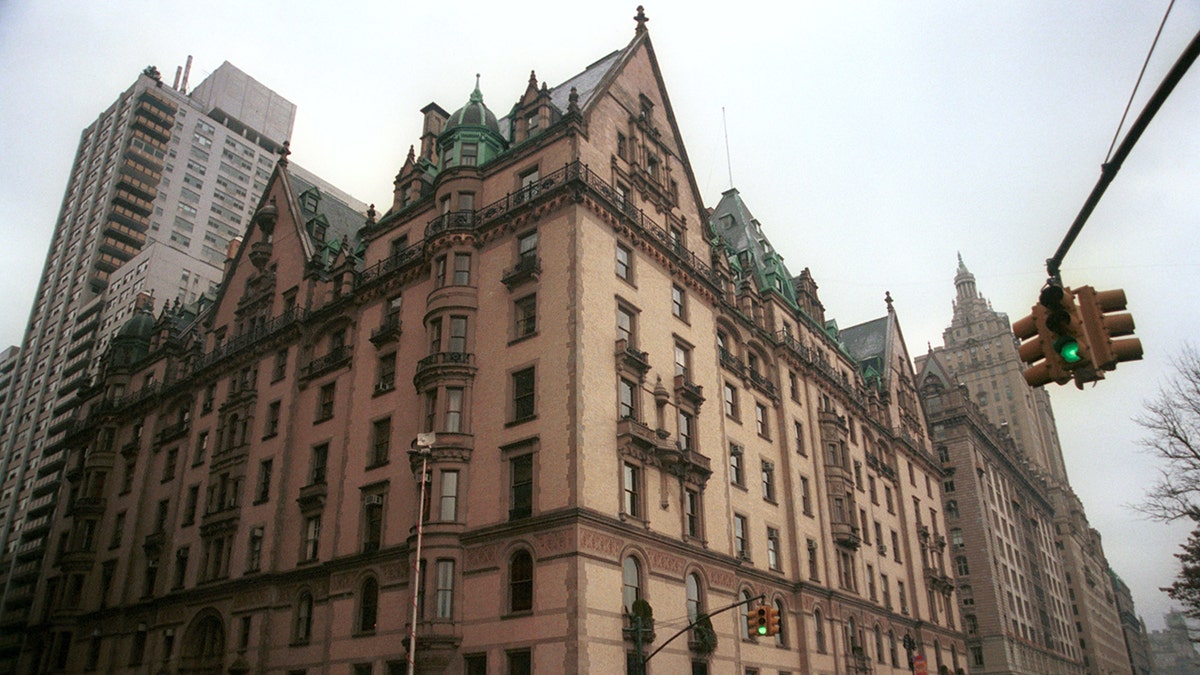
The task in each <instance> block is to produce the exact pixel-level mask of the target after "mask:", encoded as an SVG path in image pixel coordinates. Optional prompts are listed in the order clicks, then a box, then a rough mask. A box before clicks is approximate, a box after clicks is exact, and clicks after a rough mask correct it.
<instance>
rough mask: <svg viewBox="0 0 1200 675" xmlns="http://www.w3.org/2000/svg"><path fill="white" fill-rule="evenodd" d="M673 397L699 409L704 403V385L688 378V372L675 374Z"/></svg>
mask: <svg viewBox="0 0 1200 675" xmlns="http://www.w3.org/2000/svg"><path fill="white" fill-rule="evenodd" d="M675 399H676V400H679V401H683V402H686V403H688V404H689V405H691V406H692V407H694V408H696V409H699V408H700V404H702V403H704V387H701V386H700V385H698V384H696V383H695V382H692V381H691V380H689V379H688V373H683V374H681V375H676V376H675Z"/></svg>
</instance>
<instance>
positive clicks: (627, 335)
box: [617, 306, 637, 347]
mask: <svg viewBox="0 0 1200 675" xmlns="http://www.w3.org/2000/svg"><path fill="white" fill-rule="evenodd" d="M617 339H618V340H625V342H626V343H627V344H628V345H629V346H630V347H636V346H637V323H636V321H635V315H634V313H633V310H630V309H627V308H625V307H622V306H618V307H617Z"/></svg>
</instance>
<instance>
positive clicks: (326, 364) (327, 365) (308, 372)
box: [300, 345, 350, 380]
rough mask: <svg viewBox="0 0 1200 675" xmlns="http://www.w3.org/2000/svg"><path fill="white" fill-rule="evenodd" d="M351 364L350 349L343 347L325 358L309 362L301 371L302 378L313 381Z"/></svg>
mask: <svg viewBox="0 0 1200 675" xmlns="http://www.w3.org/2000/svg"><path fill="white" fill-rule="evenodd" d="M349 364H350V347H348V346H345V345H343V346H341V347H336V348H334V349H332V350H330V352H329V353H328V354H326V355H325V356H322V357H319V358H316V359H313V360H312V361H309V363H308V365H307V366H305V367H304V368H303V369H302V370H301V371H300V376H301V377H302V378H304V379H307V380H311V379H312V378H314V377H320V376H321V375H324V374H325V373H328V372H331V371H334V370H337V369H338V368H341V367H343V366H346V365H349Z"/></svg>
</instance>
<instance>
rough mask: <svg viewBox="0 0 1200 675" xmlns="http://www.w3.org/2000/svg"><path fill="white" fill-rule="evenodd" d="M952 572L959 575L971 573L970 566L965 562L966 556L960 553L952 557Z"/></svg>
mask: <svg viewBox="0 0 1200 675" xmlns="http://www.w3.org/2000/svg"><path fill="white" fill-rule="evenodd" d="M954 572H955V574H958V575H959V576H966V575H968V574H970V573H971V566H970V565H968V564H967V556H965V555H960V556H958V557H956V558H955V559H954Z"/></svg>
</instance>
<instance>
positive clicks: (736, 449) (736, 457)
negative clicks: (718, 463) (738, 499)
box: [729, 443, 746, 485]
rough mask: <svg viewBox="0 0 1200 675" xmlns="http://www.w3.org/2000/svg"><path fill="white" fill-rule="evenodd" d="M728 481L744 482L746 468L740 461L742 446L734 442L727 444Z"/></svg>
mask: <svg viewBox="0 0 1200 675" xmlns="http://www.w3.org/2000/svg"><path fill="white" fill-rule="evenodd" d="M729 481H730V482H731V483H733V484H734V485H745V484H746V470H745V465H744V464H743V462H742V447H741V446H740V445H738V444H736V443H730V444H729Z"/></svg>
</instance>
